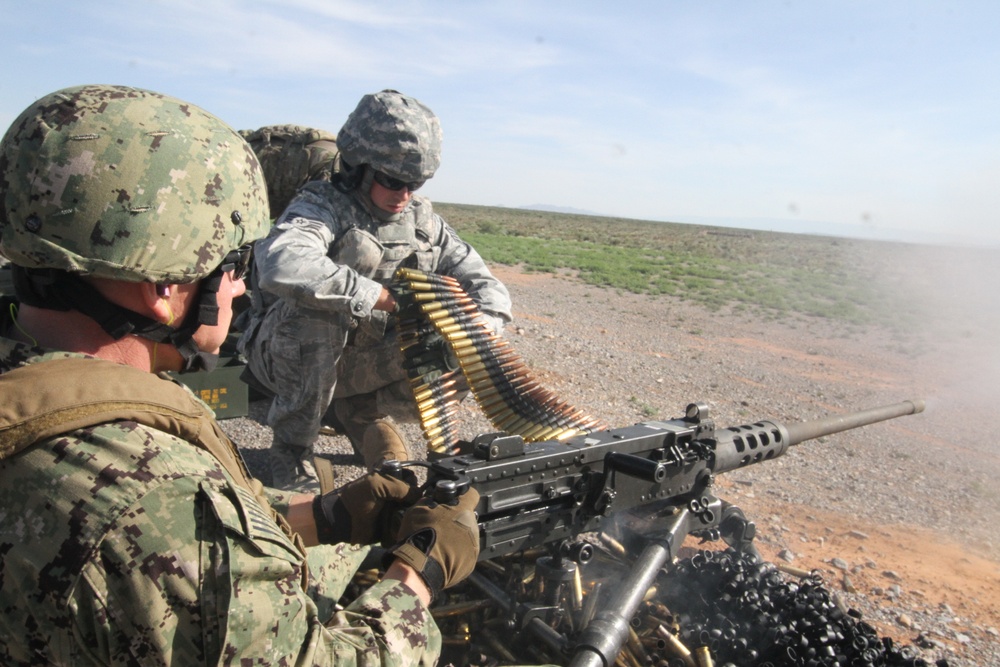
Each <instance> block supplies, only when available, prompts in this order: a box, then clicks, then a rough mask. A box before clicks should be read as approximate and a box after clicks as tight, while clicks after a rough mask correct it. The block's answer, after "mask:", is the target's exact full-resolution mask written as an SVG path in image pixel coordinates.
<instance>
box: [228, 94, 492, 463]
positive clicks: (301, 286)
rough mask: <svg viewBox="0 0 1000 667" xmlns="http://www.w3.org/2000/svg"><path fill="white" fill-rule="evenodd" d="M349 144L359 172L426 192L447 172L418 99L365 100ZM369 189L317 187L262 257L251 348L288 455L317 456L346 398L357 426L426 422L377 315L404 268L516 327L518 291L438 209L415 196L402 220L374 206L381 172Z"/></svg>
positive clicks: (341, 141)
mask: <svg viewBox="0 0 1000 667" xmlns="http://www.w3.org/2000/svg"><path fill="white" fill-rule="evenodd" d="M401 128H402V129H401ZM337 144H338V148H339V149H340V155H341V158H342V159H344V160H345V161H346V160H353V161H355V162H354V166H358V165H360V164H366V165H369V166H372V165H374V167H375V168H378V169H380V170H383V171H385V172H386V173H388V174H390V175H391V176H393V177H396V178H399V179H402V180H406V181H423V180H426V179H428V178H430V177H431V176H432V175H433V173H434V171H435V170H436V169H437V166H438V163H439V159H440V155H439V151H440V127H439V126H438V125H437V118H436V117H435V116H434V115H433V114H432V113H431V112H430V110H429V109H427V108H426V107H424V106H423V105H421V104H420V103H419V102H417V101H416V100H413V99H412V98H408V97H406V96H403V95H400V94H399V93H396V92H395V91H383V92H382V93H378V94H376V95H369V96H366V97H365V98H364V99H363V100H362V101H361V103H360V104H359V105H358V108H357V109H356V110H355V112H354V113H353V114H352V115H351V117H350V118H349V119H348V121H347V123H345V125H344V127H343V128H342V129H341V131H340V133H339V134H338V135H337ZM366 179H367V180H363V181H361V183H360V185H358V186H357V187H355V188H354V189H352V190H350V191H345V190H346V189H345V188H342V187H337V185H336V184H333V183H330V182H322V181H317V182H312V183H308V184H306V185H305V186H304V187H303V188H302V189H300V190H299V193H298V195H297V196H296V197H295V198H294V199H293V200H292V202H291V203H290V204H289V206H288V208H287V209H286V210H285V212H284V213H283V214H282V215H281V217H280V218H279V219H278V221H277V223H276V224H275V226H274V228H273V229H272V230H271V232H270V234H269V235H268V236H267V238H265V239H263V240H261V241H258V242H257V245H256V246H255V249H254V256H255V273H254V279H255V283H254V289H253V310H252V313H251V316H250V317H249V323H248V324H246V325H245V326H244V327H243V328H244V334H243V336H242V337H241V338H240V343H239V345H240V351H241V352H243V354H244V355H245V356H246V358H247V360H248V366H249V368H250V370H251V371H252V372H253V374H254V376H255V377H256V378H257V380H259V381H260V382H261V383H262V384H264V385H265V386H266V388H267V389H269V390H270V391H271V392H272V393H273V394H275V398H274V400H273V402H272V404H271V408H270V411H269V413H268V418H267V420H268V425H269V426H271V428H272V429H273V431H274V441H275V444H274V446H275V447H276V448H286V449H290V450H293V451H297V452H305V451H308V449H309V448H310V447H311V446H312V444H313V442H314V440H315V439H316V436H317V434H318V432H319V428H320V425H321V420H322V418H323V416H324V414H325V413H326V411H327V409H328V407H329V406H330V404H331V401H333V400H334V399H336V400H338V401H348V402H347V403H346V405H348V406H349V411H350V412H351V418H353V419H358V420H365V419H367V420H368V421H369V422H370V421H373V420H374V419H376V418H379V417H381V416H385V415H391V416H393V417H395V418H396V419H399V420H402V421H411V422H412V421H416V420H417V419H418V414H417V412H416V408H415V404H414V402H413V394H412V391H411V390H410V387H409V384H408V382H407V379H406V373H405V371H404V369H403V367H402V361H403V359H402V355H401V353H400V350H399V343H398V341H397V338H396V329H395V324H396V322H395V317H394V316H391V315H388V314H387V313H385V312H382V311H378V310H375V309H374V308H373V306H374V305H375V303H376V301H377V299H378V298H379V295H380V293H381V291H382V288H383V287H384V286H388V285H389V284H390V283H391V282H392V278H393V274H394V273H395V271H396V268H397V267H399V266H400V265H404V264H405V265H406V266H409V267H412V268H418V269H420V270H423V271H428V272H435V273H441V274H446V275H450V276H453V277H455V278H457V279H458V280H459V282H461V283H462V285H463V287H464V288H465V290H466V292H467V293H468V294H469V296H470V297H472V299H473V300H475V301H476V302H477V303H478V304H479V306H480V308H481V309H482V311H483V313H484V314H485V315H486V316H487V318H489V319H490V320H491V321H492V324H493V326H494V328H495V329H496V330H498V331H499V330H500V329H502V327H503V324H504V323H505V322H508V321H510V319H511V301H510V295H509V293H508V291H507V288H506V287H504V285H503V283H501V282H500V281H499V280H497V279H496V277H494V276H493V274H492V273H491V272H490V270H489V269H488V268H487V266H486V264H485V262H484V261H483V259H482V257H480V255H479V254H478V253H477V252H476V251H475V249H474V248H472V246H470V245H469V244H468V243H466V242H465V241H463V240H462V239H461V238H460V237H459V236H458V234H457V233H456V232H455V230H454V229H452V228H451V227H450V226H449V225H448V224H447V223H446V222H445V221H444V220H443V219H442V218H441V217H440V216H439V215H437V214H436V213H434V211H433V207H432V205H431V202H430V200H428V199H426V198H424V197H420V196H417V195H413V197H412V199H411V201H410V204H409V207H408V208H407V209H406V210H404V211H403V212H402V213H400V214H394V215H390V214H387V213H385V212H384V211H380V210H377V208H376V207H375V206H374V205H373V204H372V203H371V200H370V198H369V197H368V195H367V193H368V191H369V189H370V184H371V176H370V169H369V170H367V171H366ZM348 436H349V437H351V436H352V434H351V432H350V431H348ZM357 439H358V438H357V437H352V442H354V441H355V440H357ZM355 446H356V447H357V443H356V442H355Z"/></svg>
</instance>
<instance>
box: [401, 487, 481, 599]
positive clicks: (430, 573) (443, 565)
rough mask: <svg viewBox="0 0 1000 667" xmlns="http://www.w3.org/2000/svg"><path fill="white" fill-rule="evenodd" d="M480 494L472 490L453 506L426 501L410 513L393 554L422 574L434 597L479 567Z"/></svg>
mask: <svg viewBox="0 0 1000 667" xmlns="http://www.w3.org/2000/svg"><path fill="white" fill-rule="evenodd" d="M478 503H479V493H478V492H477V491H476V490H475V489H472V488H470V489H469V490H468V491H466V492H465V493H463V494H462V495H461V496H459V497H458V498H457V499H456V500H454V501H452V503H451V504H446V503H438V502H435V501H434V500H431V499H429V498H424V499H423V500H421V501H419V502H418V503H417V504H416V505H414V506H413V507H411V508H410V509H408V510H406V512H405V513H404V514H403V520H402V523H401V525H400V527H399V544H397V545H396V546H395V547H394V548H393V549H392V555H393V556H395V557H396V558H398V559H399V560H401V561H402V562H404V563H406V564H407V565H409V566H411V567H412V568H413V569H414V570H416V571H417V573H418V574H420V576H421V578H423V580H424V583H425V584H427V588H429V589H430V591H431V595H432V597H437V596H438V594H439V593H440V592H441V591H442V590H444V589H445V588H449V587H451V586H454V585H455V584H457V583H459V582H460V581H462V580H463V579H465V578H466V577H468V576H469V575H470V574H472V571H473V570H474V569H475V568H476V561H477V560H478V559H479V524H478V523H477V521H476V513H475V512H474V511H473V510H474V509H475V508H476V505H477V504H478Z"/></svg>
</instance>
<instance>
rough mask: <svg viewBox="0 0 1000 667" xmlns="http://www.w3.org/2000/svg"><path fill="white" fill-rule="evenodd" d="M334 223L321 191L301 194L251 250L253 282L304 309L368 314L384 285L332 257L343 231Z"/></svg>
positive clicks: (329, 207)
mask: <svg viewBox="0 0 1000 667" xmlns="http://www.w3.org/2000/svg"><path fill="white" fill-rule="evenodd" d="M337 220H338V219H337V215H336V213H335V211H334V210H333V209H332V207H331V205H330V202H329V200H328V199H327V198H325V197H323V196H322V193H321V192H314V191H312V190H310V189H309V188H304V189H303V190H301V191H300V192H299V194H298V195H297V196H296V198H295V200H293V203H292V204H291V205H289V209H288V210H287V211H286V212H285V214H283V215H282V216H281V217H280V218H279V219H278V222H277V223H276V224H275V225H274V227H273V228H272V229H271V232H270V234H268V236H267V238H265V239H262V240H260V241H258V242H257V243H256V245H255V246H254V257H255V259H254V270H255V271H256V273H257V278H256V279H257V284H258V285H259V286H260V287H261V288H262V289H264V290H266V291H268V292H270V293H272V294H275V295H277V296H279V297H282V298H285V299H288V300H290V301H293V302H295V303H296V304H298V305H299V306H301V307H304V308H312V309H316V310H329V311H338V312H350V313H351V314H352V315H354V316H356V317H368V316H370V315H371V310H372V307H373V306H374V305H375V302H376V301H377V300H378V297H379V294H380V293H381V291H382V286H381V285H380V284H379V283H377V282H375V281H374V280H370V279H368V278H365V277H364V276H362V275H360V274H358V272H357V271H355V270H354V269H353V268H351V267H349V266H346V265H343V264H338V263H336V262H334V261H333V260H332V259H330V257H329V256H328V254H327V253H328V251H329V249H330V247H331V245H332V244H333V242H334V240H335V239H336V237H337V235H338V234H339V233H341V231H342V230H340V229H339V228H338V224H337Z"/></svg>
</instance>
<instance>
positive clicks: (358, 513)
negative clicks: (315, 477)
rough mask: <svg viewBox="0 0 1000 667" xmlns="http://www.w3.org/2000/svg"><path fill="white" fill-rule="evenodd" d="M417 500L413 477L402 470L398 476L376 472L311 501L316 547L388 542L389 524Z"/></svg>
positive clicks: (409, 472)
mask: <svg viewBox="0 0 1000 667" xmlns="http://www.w3.org/2000/svg"><path fill="white" fill-rule="evenodd" d="M419 498H420V489H419V488H418V486H417V478H416V476H415V475H414V474H413V473H412V472H411V471H409V470H406V469H402V470H401V471H400V476H399V477H395V476H393V475H389V474H385V473H383V472H381V471H378V470H376V471H375V472H370V473H368V474H367V475H365V476H364V477H359V478H358V479H356V480H354V481H353V482H350V483H348V484H345V485H344V486H342V487H340V488H339V489H336V490H334V491H331V492H329V493H327V494H325V495H322V496H316V499H315V500H314V501H313V517H314V518H315V520H316V533H317V536H318V538H319V542H320V544H337V543H340V542H350V543H351V544H376V543H380V542H383V541H387V540H391V539H392V538H393V534H392V533H391V531H390V528H389V526H390V523H391V521H392V519H393V517H394V515H395V514H396V513H397V512H398V511H399V510H400V509H401V508H403V507H409V506H410V505H412V504H413V503H415V502H416V501H417V500H418V499H419Z"/></svg>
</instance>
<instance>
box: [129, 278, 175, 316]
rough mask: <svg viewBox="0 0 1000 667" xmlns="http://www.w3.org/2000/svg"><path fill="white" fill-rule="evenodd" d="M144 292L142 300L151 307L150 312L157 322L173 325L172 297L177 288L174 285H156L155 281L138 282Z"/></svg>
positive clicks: (147, 306) (148, 307)
mask: <svg viewBox="0 0 1000 667" xmlns="http://www.w3.org/2000/svg"><path fill="white" fill-rule="evenodd" d="M138 285H139V288H140V291H141V292H142V302H143V304H145V306H146V308H147V309H149V314H150V315H151V316H152V318H153V319H154V320H156V321H157V322H162V323H163V324H166V325H168V326H169V325H171V324H173V322H174V319H175V317H174V310H173V306H172V305H171V303H170V297H171V296H172V295H173V294H174V292H175V290H174V289H173V286H172V285H156V284H153V283H138Z"/></svg>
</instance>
